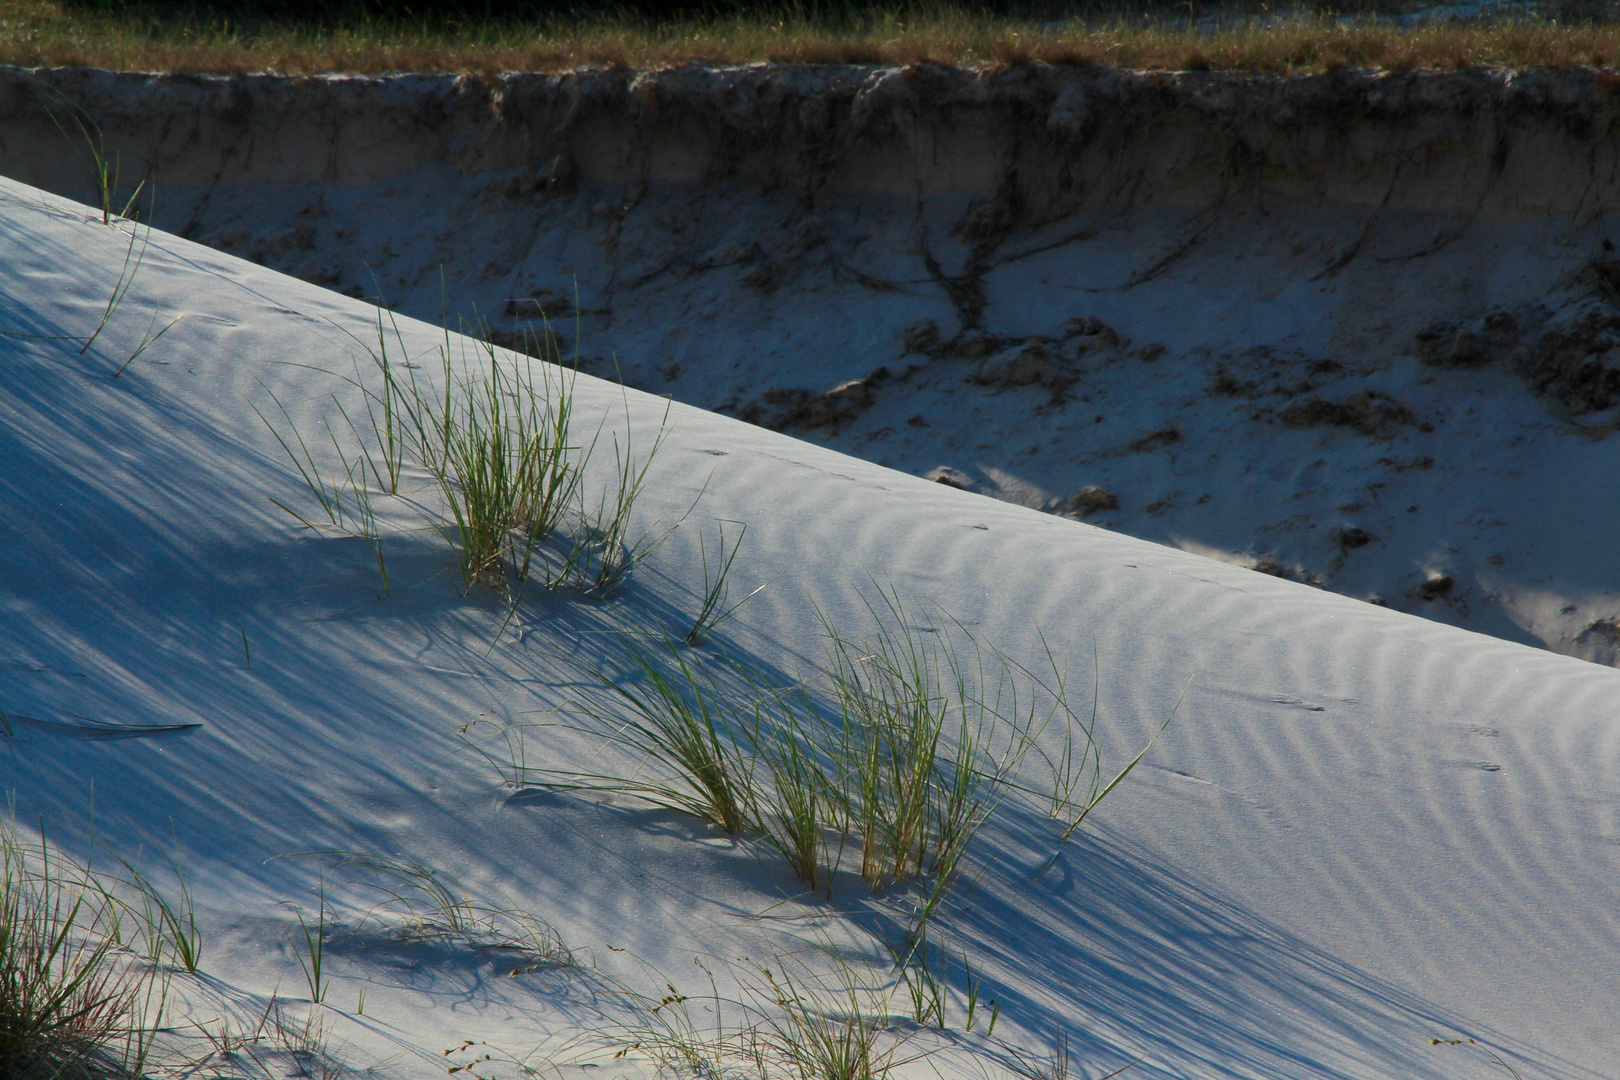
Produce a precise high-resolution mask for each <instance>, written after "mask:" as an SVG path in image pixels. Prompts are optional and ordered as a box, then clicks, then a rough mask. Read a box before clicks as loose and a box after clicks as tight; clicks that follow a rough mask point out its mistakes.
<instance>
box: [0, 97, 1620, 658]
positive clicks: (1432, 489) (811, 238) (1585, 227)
mask: <svg viewBox="0 0 1620 1080" xmlns="http://www.w3.org/2000/svg"><path fill="white" fill-rule="evenodd" d="M74 116H78V117H80V118H82V119H84V120H85V121H86V122H87V130H88V128H89V127H93V129H94V131H95V132H96V133H97V136H98V137H99V138H100V139H101V140H103V142H104V152H105V155H106V159H107V160H109V161H116V163H117V164H118V169H119V176H120V185H119V193H118V196H119V199H118V201H119V202H121V201H122V199H123V198H125V197H127V195H128V193H129V192H130V191H131V190H133V188H134V186H135V185H136V184H137V183H140V182H145V183H146V184H147V188H146V189H145V192H144V193H143V196H142V203H143V206H147V207H151V208H152V209H150V210H149V211H148V212H149V213H150V220H152V221H154V222H155V223H156V224H157V225H158V226H159V227H161V228H164V229H168V230H170V231H173V232H176V233H180V234H182V235H185V236H187V237H190V238H192V239H195V240H198V241H200V242H202V243H205V244H209V245H211V246H214V247H217V248H220V249H222V250H225V251H228V252H231V253H233V254H237V255H240V256H243V257H245V258H248V259H252V260H254V261H257V262H262V263H264V264H266V265H269V266H271V267H273V268H275V269H277V270H281V271H284V272H286V273H289V274H293V275H296V276H298V277H302V278H304V279H305V280H308V281H311V282H314V283H317V284H320V285H323V286H326V287H329V288H333V289H339V290H341V291H344V292H347V293H349V294H351V295H355V296H366V297H371V298H375V299H377V300H378V301H379V302H380V303H385V304H386V305H387V306H390V307H393V308H395V309H397V310H400V311H402V312H404V313H407V314H410V315H415V316H418V317H422V318H426V319H430V320H438V319H440V318H445V319H446V320H447V321H449V322H450V323H451V324H452V325H456V324H458V321H459V323H460V325H471V326H473V327H474V328H476V329H477V330H478V331H479V332H480V333H483V334H487V335H488V336H490V337H491V338H493V339H494V340H496V341H498V342H501V343H505V344H512V345H515V346H518V347H524V348H529V349H532V350H535V351H545V347H543V346H542V343H549V344H550V346H554V347H555V348H556V349H557V350H558V355H559V356H560V357H561V358H563V359H565V360H567V361H568V362H570V363H577V364H578V365H579V366H581V367H582V368H584V369H585V370H587V371H589V372H592V373H596V374H601V375H605V376H608V377H618V378H623V379H624V380H625V381H627V382H629V383H631V384H632V385H636V386H638V387H641V388H643V389H647V390H649V391H652V392H654V393H661V394H662V393H667V394H670V395H672V396H674V397H676V398H678V399H680V400H683V401H686V402H689V403H691V404H695V405H698V406H701V407H704V408H710V409H715V410H717V411H721V412H726V413H729V414H731V415H734V416H737V417H740V418H742V419H746V420H749V421H752V422H754V423H758V424H763V425H766V426H770V427H775V428H779V429H783V430H789V431H792V432H794V433H796V434H798V435H800V436H802V437H804V438H809V439H814V440H816V441H819V442H821V443H824V444H825V445H828V446H832V447H834V448H836V449H839V450H842V451H845V452H847V453H851V454H855V455H859V456H862V457H866V458H869V459H872V460H875V461H878V462H880V463H882V464H885V465H889V466H891V467H893V468H896V469H901V470H905V471H908V472H913V473H916V474H919V475H925V476H930V477H933V478H935V479H937V480H939V481H940V482H942V483H947V484H951V485H953V486H956V487H961V488H965V489H968V490H970V491H975V492H979V493H982V494H985V495H989V496H993V497H996V498H1000V499H1005V500H1010V501H1014V502H1019V503H1022V504H1025V505H1028V506H1033V507H1039V508H1041V509H1044V510H1048V511H1051V512H1053V513H1057V514H1061V515H1065V516H1069V517H1073V518H1078V519H1083V520H1084V521H1085V522H1087V523H1089V524H1095V525H1102V526H1104V527H1107V528H1112V529H1119V530H1122V531H1125V532H1129V533H1132V534H1133V535H1137V536H1142V537H1145V538H1148V539H1153V540H1157V541H1160V542H1162V543H1167V544H1172V545H1175V546H1178V547H1182V548H1185V549H1188V550H1193V551H1198V552H1201V553H1204V554H1208V555H1210V556H1212V557H1215V558H1219V559H1225V560H1229V561H1236V562H1239V563H1241V564H1243V565H1247V566H1251V567H1253V568H1255V569H1257V570H1262V571H1265V572H1267V573H1271V574H1277V575H1280V576H1284V577H1288V578H1291V579H1293V580H1295V581H1298V582H1301V583H1304V584H1308V585H1314V586H1318V587H1322V588H1328V589H1333V590H1336V591H1340V592H1344V593H1347V594H1349V595H1352V596H1357V597H1360V598H1363V599H1366V600H1369V601H1372V602H1375V603H1382V604H1388V605H1390V606H1392V607H1397V608H1402V609H1404V610H1407V611H1410V612H1412V613H1414V614H1420V615H1424V616H1426V617H1429V618H1433V619H1439V620H1442V621H1447V622H1453V623H1457V624H1460V625H1465V626H1469V627H1471V628H1474V629H1477V630H1480V631H1482V632H1485V633H1491V634H1497V635H1500V636H1503V637H1508V638H1512V639H1515V640H1520V641H1526V642H1534V643H1540V644H1544V645H1546V646H1548V647H1550V648H1553V649H1557V650H1559V651H1563V652H1568V653H1572V654H1575V655H1580V656H1584V657H1586V658H1588V659H1592V660H1597V661H1600V662H1605V663H1614V662H1617V661H1620V574H1617V573H1616V572H1615V570H1614V562H1613V559H1612V554H1611V548H1612V543H1611V539H1610V538H1612V537H1613V536H1614V535H1615V534H1616V533H1617V532H1620V499H1616V498H1615V497H1614V494H1613V491H1612V488H1613V486H1614V482H1613V477H1615V476H1620V439H1615V438H1612V436H1613V435H1614V434H1615V433H1616V432H1617V431H1620V259H1617V258H1616V255H1615V244H1616V241H1620V215H1617V213H1616V211H1617V210H1620V201H1617V200H1620V178H1617V175H1616V167H1617V160H1616V146H1617V144H1620V139H1617V137H1616V127H1617V119H1620V93H1617V90H1616V80H1615V78H1614V76H1613V75H1612V74H1611V73H1607V72H1600V71H1591V70H1571V71H1563V72H1499V71H1480V70H1464V71H1457V72H1452V73H1413V72H1406V73H1370V72H1356V71H1338V72H1332V73H1327V74H1320V75H1308V76H1299V77H1281V76H1272V75H1264V74H1259V75H1234V74H1224V73H1156V74H1144V73H1137V72H1127V71H1116V70H1106V69H1067V68H1014V69H1006V70H1002V71H997V72H988V73H972V72H964V71H956V70H947V69H943V68H939V67H930V66H921V67H915V68H908V69H904V70H893V69H871V68H859V67H837V66H828V67H800V68H785V67H771V66H756V67H743V68H730V69H718V70H717V69H705V68H699V67H692V68H684V69H680V70H675V71H667V72H657V73H635V72H628V71H607V72H587V73H574V74H564V75H554V76H540V75H504V76H500V77H498V78H494V79H483V78H479V77H474V76H416V75H413V76H400V77H393V78H312V79H293V78H281V77H269V76H244V77H236V78H198V77H192V76H178V75H140V74H113V73H109V72H101V71H90V70H77V69H75V70H52V71H24V70H18V69H0V172H3V173H5V174H7V175H10V176H13V177H15V178H17V179H20V180H24V181H26V182H29V183H32V184H36V185H38V186H41V187H45V188H49V189H51V190H54V191H57V192H60V193H63V194H68V195H72V196H74V197H76V198H79V199H81V200H85V201H90V202H94V201H95V200H96V195H95V191H94V187H93V184H92V176H93V173H94V170H93V168H92V166H91V162H90V160H89V158H88V155H87V147H86V146H85V144H84V143H85V141H84V139H83V138H82V137H81V136H80V134H79V132H78V130H77V128H76V127H75V126H74V124H73V120H72V118H73V117H74ZM153 191H155V192H156V201H155V204H154V203H148V202H147V194H148V193H151V192H153ZM109 288H111V283H109ZM157 314H159V315H161V316H162V317H163V318H164V319H168V318H172V317H174V316H175V315H179V316H185V315H187V314H188V313H187V312H184V311H181V312H172V313H171V312H163V313H157ZM215 314H217V313H215ZM130 325H131V326H133V327H134V330H132V331H131V332H132V333H136V332H138V331H139V330H140V329H141V328H143V327H145V326H146V325H147V320H145V319H142V320H140V325H139V326H135V325H134V323H133V322H132V323H131V324H130ZM120 332H121V331H120V329H119V327H118V326H113V327H110V328H109V333H108V334H106V335H104V336H103V339H102V341H101V342H100V343H99V344H98V348H101V349H116V348H117V347H118V345H119V339H118V334H119V333H120ZM137 337H138V333H137ZM135 344H136V343H135V342H132V343H131V344H130V346H129V350H133V349H134V347H135ZM121 359H122V357H113V358H112V359H111V361H110V362H113V363H116V362H119V361H121ZM287 359H289V360H293V361H295V362H298V363H309V362H318V363H331V364H333V365H335V366H337V367H347V366H349V365H350V360H351V358H347V357H329V358H311V357H304V356H289V357H288V358H287ZM160 360H161V358H160V357H158V356H157V355H156V354H149V355H148V356H147V358H146V360H145V361H144V362H153V363H156V362H160ZM126 377H130V376H126ZM912 584H913V585H914V586H915V587H916V588H917V589H919V590H924V591H926V589H927V587H928V585H927V583H926V582H915V583H912Z"/></svg>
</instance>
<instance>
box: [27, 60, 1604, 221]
mask: <svg viewBox="0 0 1620 1080" xmlns="http://www.w3.org/2000/svg"><path fill="white" fill-rule="evenodd" d="M70 104H71V106H72V107H73V108H74V109H79V110H82V111H83V114H84V115H85V116H87V117H88V118H89V119H90V120H93V121H94V123H95V124H96V125H98V126H99V128H100V130H101V132H102V133H103V134H104V136H105V139H106V147H107V150H108V152H109V154H110V155H113V156H116V157H117V158H119V159H120V160H121V162H122V164H123V167H124V170H125V176H126V177H136V176H138V177H139V178H141V179H145V180H149V181H151V182H154V183H157V184H160V185H166V186H173V187H192V186H196V185H207V184H215V183H222V182H227V183H228V182H233V181H255V182H274V183H330V184H343V185H357V184H375V183H380V182H385V181H387V180H389V179H392V178H394V177H397V176H400V175H403V174H405V173H408V172H410V171H411V170H413V169H415V168H418V167H420V166H422V165H424V164H426V163H429V162H442V163H444V164H446V165H448V166H449V167H451V168H452V169H454V170H456V171H457V172H458V173H461V174H464V175H466V174H473V173H480V172H490V171H498V170H510V169H521V170H525V171H526V172H527V173H528V175H529V177H530V179H531V181H532V182H533V183H534V184H536V185H540V186H554V185H564V186H566V185H568V184H571V183H574V182H576V181H577V180H578V179H580V178H585V179H589V180H593V181H597V182H600V183H605V184H613V185H625V186H633V185H637V184H650V183H657V182H703V183H710V184H713V183H716V182H720V181H726V180H740V181H744V182H748V183H757V184H765V185H770V186H772V187H780V188H784V189H788V190H796V191H802V192H803V193H805V194H806V195H807V196H812V197H813V196H815V195H820V194H832V193H842V192H854V191H860V192H867V191H887V192H893V193H896V194H900V195H907V196H930V195H937V194H942V193H949V192H968V193H973V194H980V195H985V194H993V193H997V192H1003V193H1005V194H1007V195H1009V196H1016V197H1017V198H1018V199H1019V200H1021V203H1022V206H1023V207H1024V208H1025V209H1026V210H1027V212H1029V213H1031V214H1034V215H1037V216H1041V215H1053V214H1062V213H1066V212H1069V211H1072V210H1073V209H1075V208H1076V207H1078V206H1081V205H1084V204H1088V203H1091V204H1095V203H1099V202H1101V203H1106V204H1110V205H1117V206H1121V207H1128V206H1134V205H1139V204H1140V203H1141V202H1142V201H1143V200H1177V201H1198V200H1205V199H1208V198H1210V197H1211V196H1212V195H1215V194H1218V193H1227V194H1229V195H1230V196H1232V197H1243V196H1244V195H1248V196H1249V197H1263V195H1264V194H1272V195H1286V196H1308V197H1312V198H1318V199H1324V200H1329V201H1335V202H1347V203H1357V204H1363V205H1368V204H1381V203H1382V204H1387V205H1389V206H1391V207H1395V208H1409V209H1420V210H1440V209H1468V210H1470V211H1477V212H1480V213H1484V214H1487V215H1490V216H1493V217H1498V218H1506V219H1513V218H1527V217H1528V218H1535V217H1567V216H1570V215H1577V214H1582V213H1592V212H1595V211H1600V210H1602V209H1604V208H1606V207H1609V206H1612V205H1613V202H1614V199H1615V197H1616V195H1617V183H1620V178H1617V175H1616V154H1615V138H1614V134H1615V129H1616V122H1617V118H1620V95H1617V92H1616V82H1615V80H1614V78H1613V77H1612V76H1610V75H1608V74H1607V73H1603V72H1596V71H1590V70H1572V71H1564V72H1528V73H1518V72H1508V71H1484V70H1463V71H1457V72H1452V73H1434V72H1393V73H1391V72H1363V71H1349V70H1346V71H1338V72H1332V73H1327V74H1318V75H1303V76H1296V77H1282V76H1270V75H1264V74H1258V75H1257V74H1230V73H1217V72H1204V73H1198V72H1171V73H1140V72H1127V71H1118V70H1111V69H1069V68H1045V67H1023V68H1012V69H1006V70H1002V71H996V72H987V73H973V72H967V71H960V70H953V69H946V68H940V67H935V66H929V65H922V66H918V67H913V68H907V69H902V70H895V69H872V68H864V67H844V66H826V67H801V68H785V67H778V66H765V65H760V66H752V67H740V68H727V69H709V68H698V67H692V68H683V69H678V70H672V71H665V72H652V73H635V72H630V71H592V72H578V73H570V74H562V75H523V74H504V75H500V76H497V77H495V78H492V79H485V78H481V77H479V76H473V75H459V76H458V75H402V76H395V77H377V78H369V77H354V78H345V77H323V78H286V77H277V76H266V75H245V76H236V77H229V78H227V77H202V76H193V75H146V74H139V73H110V72H105V71H98V70H91V69H55V70H22V69H16V68H12V69H4V70H0V170H3V171H4V172H5V173H6V174H7V175H10V176H13V177H16V178H18V179H22V180H26V181H28V182H29V183H34V184H37V185H39V186H42V187H46V188H51V189H62V188H76V189H81V190H82V189H84V188H85V187H86V182H87V181H86V177H85V176H84V172H85V167H84V163H83V161H82V159H81V157H80V156H79V155H78V154H77V153H75V152H74V151H76V150H78V149H81V148H79V147H70V146H69V145H67V144H68V143H70V142H73V141H74V140H71V139H66V138H64V135H63V132H62V131H61V130H59V127H58V124H59V123H63V124H68V126H69V130H70V131H71V130H72V128H71V124H70V122H69V119H68V114H69V112H70V109H69V105H70Z"/></svg>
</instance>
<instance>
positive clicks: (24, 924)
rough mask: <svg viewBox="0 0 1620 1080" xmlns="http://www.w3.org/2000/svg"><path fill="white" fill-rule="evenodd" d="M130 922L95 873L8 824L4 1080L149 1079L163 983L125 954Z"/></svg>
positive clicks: (3, 893) (1, 892)
mask: <svg viewBox="0 0 1620 1080" xmlns="http://www.w3.org/2000/svg"><path fill="white" fill-rule="evenodd" d="M121 924H122V915H121V912H120V907H119V903H118V901H117V900H116V898H115V897H114V896H113V895H112V894H111V893H110V892H108V891H107V890H106V889H104V888H101V887H99V886H98V885H97V883H96V882H95V879H94V877H93V875H91V874H90V873H89V871H88V870H87V869H85V868H84V867H81V866H79V865H78V864H76V863H74V862H72V861H71V860H69V859H67V858H65V857H64V856H61V855H59V854H57V853H56V852H54V851H53V850H52V849H51V847H50V845H49V844H48V843H47V842H46V841H45V840H44V839H43V838H42V839H41V840H40V842H39V844H38V846H37V847H35V846H33V845H29V844H25V843H24V842H23V840H22V839H21V837H20V836H19V834H18V832H17V829H16V826H15V824H14V823H13V822H11V821H10V820H6V821H4V822H3V823H0V1076H5V1077H7V1078H8V1080H79V1078H85V1080H88V1078H90V1077H118V1076H135V1075H138V1074H139V1073H140V1071H141V1067H142V1064H143V1063H144V1060H145V1058H146V1055H147V1052H148V1051H149V1049H150V1046H151V1033H152V1029H153V1028H154V1027H155V1026H156V1021H155V1018H151V1019H149V1018H148V1017H147V1015H146V1013H147V1010H148V1006H151V1005H152V1004H153V996H154V995H153V988H154V985H156V984H157V983H159V982H161V980H157V979H155V978H154V975H153V974H152V973H151V972H150V971H149V970H147V969H145V968H143V967H142V966H141V965H140V964H138V963H137V962H134V961H132V960H131V959H130V958H129V957H128V956H127V955H126V954H124V952H123V951H122V950H121V949H119V948H118V942H119V940H120V938H121ZM161 1012H162V993H161V990H160V991H159V992H158V994H157V1013H158V1015H161Z"/></svg>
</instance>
